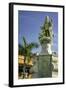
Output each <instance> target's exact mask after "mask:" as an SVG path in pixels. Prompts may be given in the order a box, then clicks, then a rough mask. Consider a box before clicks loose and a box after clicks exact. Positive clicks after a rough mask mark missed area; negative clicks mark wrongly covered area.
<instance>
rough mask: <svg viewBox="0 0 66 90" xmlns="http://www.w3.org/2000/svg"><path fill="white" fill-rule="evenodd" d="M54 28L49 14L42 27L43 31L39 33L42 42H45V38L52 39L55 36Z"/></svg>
mask: <svg viewBox="0 0 66 90" xmlns="http://www.w3.org/2000/svg"><path fill="white" fill-rule="evenodd" d="M52 28H53V23H52V19H51V18H50V17H49V16H46V18H45V23H44V24H43V26H42V27H41V30H42V31H41V33H40V34H39V41H40V43H41V44H42V43H44V41H45V39H47V40H49V41H52V37H53V31H52Z"/></svg>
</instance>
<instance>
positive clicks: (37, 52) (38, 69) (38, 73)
mask: <svg viewBox="0 0 66 90" xmlns="http://www.w3.org/2000/svg"><path fill="white" fill-rule="evenodd" d="M36 55H37V62H38V65H37V67H38V73H37V75H38V77H39V53H38V52H37V54H36Z"/></svg>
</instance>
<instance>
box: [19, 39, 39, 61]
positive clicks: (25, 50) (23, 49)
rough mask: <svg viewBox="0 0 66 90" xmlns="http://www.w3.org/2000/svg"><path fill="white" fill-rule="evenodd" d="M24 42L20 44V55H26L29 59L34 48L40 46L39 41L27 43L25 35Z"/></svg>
mask: <svg viewBox="0 0 66 90" xmlns="http://www.w3.org/2000/svg"><path fill="white" fill-rule="evenodd" d="M22 42H23V44H22V45H19V55H24V56H25V57H26V59H27V60H28V61H29V60H30V58H31V55H32V52H31V51H32V49H33V48H38V44H37V43H34V42H32V43H27V41H26V39H25V37H23V39H22Z"/></svg>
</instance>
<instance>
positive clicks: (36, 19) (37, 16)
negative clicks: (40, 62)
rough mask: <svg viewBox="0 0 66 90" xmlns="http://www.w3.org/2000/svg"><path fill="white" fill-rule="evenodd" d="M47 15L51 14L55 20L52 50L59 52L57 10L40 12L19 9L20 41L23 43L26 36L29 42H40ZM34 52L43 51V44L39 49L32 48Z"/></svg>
mask: <svg viewBox="0 0 66 90" xmlns="http://www.w3.org/2000/svg"><path fill="white" fill-rule="evenodd" d="M46 16H50V17H51V18H52V20H53V33H54V38H53V46H52V51H53V52H56V53H58V13H57V12H40V11H18V31H19V33H18V43H19V44H22V37H23V36H24V37H25V38H26V40H27V42H28V43H31V42H37V43H38V44H39V45H40V42H39V39H38V37H39V33H40V32H41V28H40V27H41V26H42V25H43V24H44V20H45V17H46ZM32 52H33V53H37V52H38V53H40V52H41V45H40V46H39V48H37V49H33V50H32Z"/></svg>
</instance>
